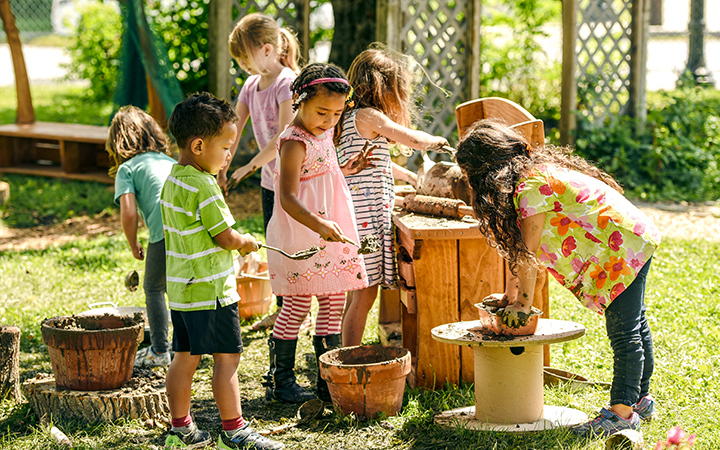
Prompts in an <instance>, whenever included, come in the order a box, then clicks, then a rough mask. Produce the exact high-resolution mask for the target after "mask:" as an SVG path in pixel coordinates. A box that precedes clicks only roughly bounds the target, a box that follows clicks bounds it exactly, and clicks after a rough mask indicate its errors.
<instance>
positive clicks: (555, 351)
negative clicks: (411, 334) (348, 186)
mask: <svg viewBox="0 0 720 450" xmlns="http://www.w3.org/2000/svg"><path fill="white" fill-rule="evenodd" d="M238 228H239V229H240V230H242V231H248V232H252V233H254V234H258V233H260V232H261V230H262V224H261V221H260V218H259V217H253V218H251V219H248V220H246V221H243V222H241V223H239V224H238ZM146 233H147V232H146V231H144V232H143V233H142V234H141V238H143V239H147V235H146ZM719 254H720V244H718V243H708V242H705V241H682V240H668V241H666V242H664V243H663V245H662V246H661V248H660V250H659V251H658V252H657V253H656V256H655V258H654V261H653V267H652V269H651V271H650V276H649V282H648V286H649V287H648V290H647V304H648V314H649V317H650V320H651V326H652V330H653V334H654V339H655V352H656V371H655V375H654V377H653V385H652V392H653V395H654V396H655V398H656V399H657V401H658V405H659V412H660V418H659V420H657V421H655V422H652V423H650V424H645V425H643V431H644V434H645V440H646V442H648V443H649V444H648V447H650V448H651V444H652V443H654V442H656V441H658V440H660V439H664V437H665V433H666V431H667V430H668V429H669V428H670V427H672V426H674V425H680V426H682V427H683V428H685V429H686V430H688V431H689V432H692V433H697V435H698V442H697V444H696V445H695V448H696V449H716V448H720V431H718V426H717V425H718V420H719V419H720V412H718V410H717V407H716V404H717V398H720V392H719V391H720V380H719V379H718V373H720V370H719V369H720V367H718V366H719V365H720V363H719V362H718V357H717V351H716V347H717V345H716V343H717V342H718V340H719V339H720V326H719V325H718V322H719V321H718V316H720V306H718V303H717V301H716V300H715V299H716V298H717V297H718V290H719V288H720V284H719V282H718V280H717V275H716V274H717V271H718V267H719V266H720V262H719V260H718V255H719ZM142 268H143V267H142V263H140V262H138V261H136V260H134V259H133V258H132V256H131V254H130V251H129V250H128V248H127V245H126V243H125V239H124V237H123V236H122V234H121V233H119V234H118V235H115V236H104V237H100V238H97V239H94V240H86V239H80V240H78V241H75V242H72V243H70V244H67V245H64V246H60V247H53V248H49V249H47V250H43V251H14V252H6V253H4V254H0V271H1V272H2V275H3V276H2V277H0V323H3V324H17V325H19V326H20V327H21V329H22V339H21V378H22V379H23V380H25V379H28V378H30V377H33V376H34V375H35V374H36V373H37V372H50V371H51V369H50V362H49V358H48V355H47V351H46V348H45V346H44V344H43V343H42V341H41V337H40V332H39V327H40V323H41V321H42V320H43V319H45V318H47V317H52V316H56V315H65V314H71V313H77V312H80V311H83V310H85V309H87V308H88V304H89V303H93V302H100V301H112V302H115V303H117V304H118V305H122V306H133V305H138V306H139V305H142V304H143V302H144V299H143V296H142V294H141V292H142V289H139V290H138V291H136V292H134V293H131V292H129V291H127V290H126V289H125V288H124V285H123V279H124V276H125V274H126V273H127V272H128V271H129V270H131V269H138V270H142ZM551 299H552V300H551V306H552V316H553V317H554V318H559V319H566V320H573V321H577V322H580V323H582V324H584V325H585V326H586V327H587V334H586V335H585V336H584V337H583V338H581V339H579V340H576V341H572V342H567V343H563V344H555V345H553V346H552V364H553V366H554V367H559V368H563V369H566V370H569V371H571V372H574V373H578V374H581V375H584V376H586V377H587V378H590V379H592V380H601V381H609V380H610V379H611V373H612V366H611V363H612V357H611V352H610V348H609V345H608V342H607V339H606V337H605V331H604V321H603V320H602V318H600V317H599V316H597V315H596V314H594V313H591V312H589V311H587V310H585V309H583V308H581V307H580V306H579V305H578V304H577V302H576V300H574V299H573V298H571V297H570V295H569V294H567V293H566V292H565V291H564V290H563V289H562V288H561V287H560V286H558V285H557V284H556V283H555V282H552V285H551ZM376 322H377V309H376V308H375V309H373V311H372V316H371V318H370V320H369V323H371V324H372V323H376ZM248 323H249V322H247V323H245V324H244V325H247V324H248ZM244 330H247V327H244ZM268 333H269V332H268V331H262V332H249V331H245V332H244V333H243V342H244V345H245V352H244V354H243V359H242V362H241V366H240V369H239V377H240V383H241V389H242V396H243V409H244V414H245V416H246V417H247V418H250V419H252V420H254V421H255V422H254V423H255V426H257V427H258V428H269V427H272V426H277V425H279V424H282V423H285V422H287V421H292V420H294V416H295V413H296V410H297V406H293V405H283V404H279V403H269V404H268V403H266V402H265V400H264V390H263V389H264V388H263V387H262V385H261V380H262V375H263V374H264V372H265V371H266V370H267V344H266V340H267V337H268ZM364 342H365V343H371V342H377V338H376V328H375V326H369V327H368V329H367V330H366V333H365V337H364ZM298 354H299V357H298V360H299V364H298V377H299V379H300V381H301V382H303V383H309V382H310V379H311V377H313V376H314V371H315V364H314V358H313V356H312V342H311V338H310V337H309V336H308V335H303V336H301V338H300V342H299V350H298ZM211 374H212V369H211V362H210V359H209V358H207V357H204V358H203V360H202V363H201V366H200V368H199V370H198V372H197V374H196V377H195V384H194V393H193V402H194V403H193V411H194V414H195V416H196V420H197V421H198V423H199V424H200V426H201V427H205V428H206V429H208V430H211V431H212V432H213V433H215V435H216V434H217V432H218V430H219V422H218V421H219V416H218V413H217V409H216V407H215V406H214V403H213V401H212V394H211V390H210V377H211ZM473 398H474V392H473V389H472V386H471V385H469V386H468V385H466V386H460V387H455V386H447V387H446V388H445V389H443V390H439V391H435V392H432V391H423V390H419V389H406V393H405V398H404V405H403V411H402V413H401V414H400V415H398V416H396V417H391V418H386V419H384V420H375V421H357V420H356V419H355V418H354V417H341V416H339V415H336V414H334V413H332V412H331V411H330V410H327V411H326V413H325V415H324V417H323V418H322V419H321V420H317V421H315V422H312V423H310V424H309V425H308V426H304V427H301V428H296V429H292V430H290V431H288V432H286V433H284V434H281V435H279V436H277V439H279V440H281V441H282V442H284V443H285V444H286V445H287V447H288V448H297V449H300V448H312V447H316V448H323V449H324V448H333V449H359V448H373V449H431V448H457V449H530V448H533V449H548V450H549V449H553V450H555V449H562V450H575V449H577V450H580V449H587V450H600V449H602V448H604V444H603V442H602V441H601V440H596V441H588V442H586V441H581V440H577V439H575V438H574V437H572V436H570V435H569V434H568V433H567V432H566V431H564V430H553V431H548V432H543V433H535V434H526V435H515V434H511V433H495V432H475V431H470V430H467V429H449V428H443V427H439V426H435V425H433V423H432V418H433V415H434V414H435V413H437V412H440V411H443V410H447V409H451V408H457V407H461V406H467V405H471V404H472V403H473ZM545 400H546V403H547V404H553V405H559V406H566V407H572V408H577V409H580V410H582V411H584V412H586V413H588V414H592V413H593V411H595V410H597V409H598V408H600V407H601V406H603V405H605V404H606V402H607V401H608V393H607V391H604V390H602V389H599V388H589V389H586V390H584V391H581V392H575V393H574V392H570V391H569V390H567V389H566V388H563V387H554V388H550V387H547V388H545ZM58 425H59V426H60V427H61V428H62V430H63V431H64V432H65V433H66V434H67V435H68V436H69V437H70V438H71V439H72V440H73V442H74V443H75V445H76V447H75V448H80V449H96V448H108V449H110V448H127V449H156V448H159V447H160V446H161V445H162V443H163V437H164V431H163V430H160V429H146V428H145V427H144V424H143V423H142V422H141V421H124V422H121V423H117V424H87V423H77V422H61V423H58ZM0 429H1V430H3V431H2V433H1V435H0V448H2V449H27V450H30V449H37V448H57V447H54V444H53V442H52V441H51V439H50V437H49V435H48V434H47V433H46V432H45V431H44V428H43V427H41V426H40V425H39V423H38V418H37V417H36V416H35V415H34V413H33V412H32V410H31V408H30V407H29V406H28V405H27V404H20V405H14V404H12V403H11V402H10V401H7V400H6V401H4V402H2V403H0Z"/></svg>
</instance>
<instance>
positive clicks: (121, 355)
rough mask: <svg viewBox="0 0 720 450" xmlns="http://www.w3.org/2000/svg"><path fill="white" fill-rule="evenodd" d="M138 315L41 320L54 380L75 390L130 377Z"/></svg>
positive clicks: (137, 336) (114, 383)
mask: <svg viewBox="0 0 720 450" xmlns="http://www.w3.org/2000/svg"><path fill="white" fill-rule="evenodd" d="M143 325H144V321H143V317H142V314H135V315H134V316H115V315H110V314H105V315H87V316H62V317H53V318H52V319H46V320H45V321H43V323H42V337H43V342H44V343H45V344H46V345H47V346H48V352H49V353H50V361H51V363H52V370H53V374H54V375H55V383H56V384H57V386H58V387H61V388H65V389H72V390H76V391H101V390H106V389H117V388H119V387H120V386H122V385H123V384H125V382H126V381H128V380H129V379H130V377H131V376H132V371H133V364H134V363H135V352H136V351H137V345H138V342H140V341H142V338H143Z"/></svg>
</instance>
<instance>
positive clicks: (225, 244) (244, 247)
mask: <svg viewBox="0 0 720 450" xmlns="http://www.w3.org/2000/svg"><path fill="white" fill-rule="evenodd" d="M214 239H215V242H216V243H217V245H219V246H220V247H222V248H224V249H225V250H238V251H239V252H240V256H245V255H247V254H248V253H250V252H254V251H257V249H258V248H259V247H260V246H259V245H258V243H257V241H256V240H255V238H254V237H252V235H250V234H249V233H245V234H240V233H238V232H237V230H234V229H233V228H227V229H225V230H224V231H222V232H220V233H219V234H217V235H215V237H214Z"/></svg>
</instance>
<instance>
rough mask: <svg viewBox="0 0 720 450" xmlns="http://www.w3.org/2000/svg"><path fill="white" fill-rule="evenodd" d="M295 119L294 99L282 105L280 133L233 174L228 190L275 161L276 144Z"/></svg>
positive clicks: (279, 121)
mask: <svg viewBox="0 0 720 450" xmlns="http://www.w3.org/2000/svg"><path fill="white" fill-rule="evenodd" d="M294 118H295V111H293V109H292V99H288V100H285V101H284V102H282V103H280V111H279V114H278V132H277V133H275V135H274V136H273V137H272V138H270V140H269V141H268V143H267V145H266V146H265V148H263V149H262V150H260V151H259V152H258V154H257V155H255V156H254V157H253V159H251V160H250V162H248V163H247V164H245V165H244V166H242V167H240V168H239V169H238V170H236V171H235V172H233V174H232V175H231V176H230V179H229V180H228V183H227V188H226V190H228V191H229V190H230V189H232V188H234V187H235V186H237V185H238V183H240V182H241V181H242V180H244V179H245V178H247V177H249V176H250V175H252V174H253V172H255V171H256V170H258V169H259V168H260V167H262V166H264V165H265V164H267V163H269V162H270V161H272V160H273V159H275V153H276V152H277V148H276V147H275V143H276V142H277V138H278V137H279V136H280V133H282V132H283V131H284V130H285V127H286V126H287V125H288V124H289V123H290V122H292V120H293V119H294ZM238 138H239V136H238Z"/></svg>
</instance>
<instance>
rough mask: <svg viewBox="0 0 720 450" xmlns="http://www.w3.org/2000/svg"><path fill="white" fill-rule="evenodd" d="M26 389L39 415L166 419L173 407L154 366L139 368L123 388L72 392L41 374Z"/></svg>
mask: <svg viewBox="0 0 720 450" xmlns="http://www.w3.org/2000/svg"><path fill="white" fill-rule="evenodd" d="M23 392H24V393H25V397H26V398H27V399H28V402H29V403H30V405H32V407H33V409H34V410H35V413H36V414H37V416H38V417H43V416H47V417H52V418H53V419H81V420H84V421H87V422H89V423H92V422H114V421H116V420H118V419H120V418H123V419H153V420H157V421H165V420H166V419H167V417H169V413H170V410H169V408H168V403H167V394H166V393H165V377H163V376H161V375H158V374H155V373H154V372H152V370H150V369H146V368H143V369H140V370H138V369H137V368H136V369H135V371H134V372H133V377H132V378H131V379H130V380H129V381H128V382H127V383H125V384H124V385H123V386H122V387H121V388H119V389H113V390H108V391H71V390H67V389H62V388H58V387H57V386H56V385H55V378H54V377H53V376H52V375H50V374H46V373H39V374H37V375H36V376H35V378H31V379H29V380H27V381H25V382H24V383H23Z"/></svg>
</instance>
